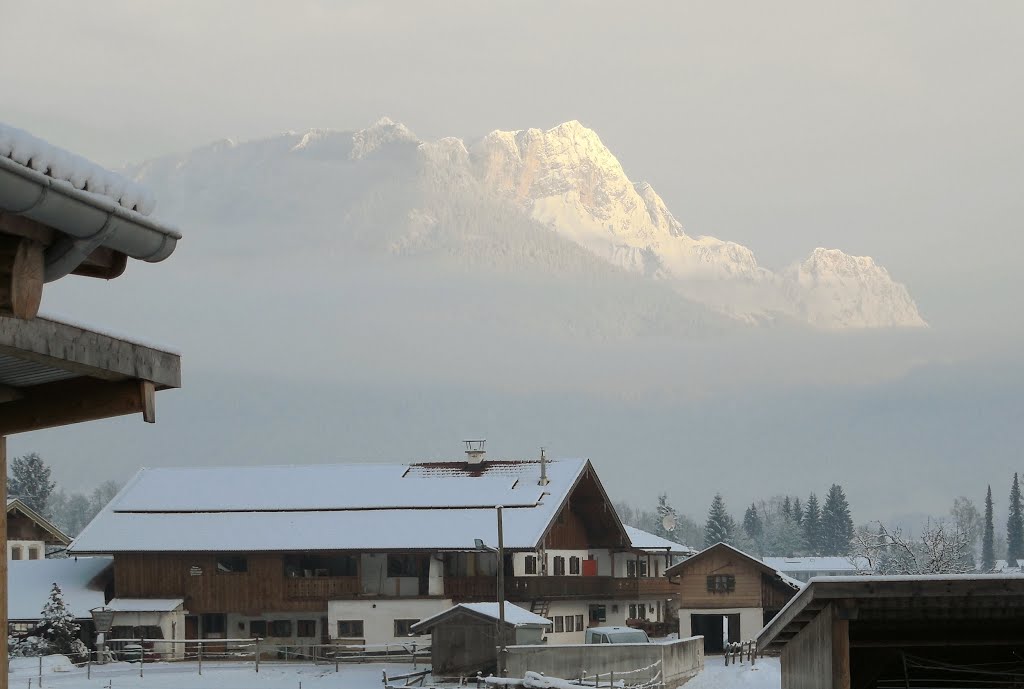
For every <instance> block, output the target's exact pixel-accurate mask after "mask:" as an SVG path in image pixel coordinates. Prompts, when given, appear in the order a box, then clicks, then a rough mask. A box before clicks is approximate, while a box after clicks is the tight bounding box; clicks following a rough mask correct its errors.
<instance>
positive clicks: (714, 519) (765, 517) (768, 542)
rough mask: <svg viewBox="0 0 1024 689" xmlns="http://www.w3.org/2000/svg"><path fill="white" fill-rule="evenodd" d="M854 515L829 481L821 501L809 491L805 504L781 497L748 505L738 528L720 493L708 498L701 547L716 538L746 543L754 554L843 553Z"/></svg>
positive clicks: (842, 494) (840, 491) (839, 488)
mask: <svg viewBox="0 0 1024 689" xmlns="http://www.w3.org/2000/svg"><path fill="white" fill-rule="evenodd" d="M853 535H854V527H853V516H852V515H851V513H850V503H849V501H848V500H847V499H846V493H845V492H843V488H842V486H840V485H839V484H838V483H833V484H832V487H831V488H829V490H828V493H827V494H826V496H825V504H824V505H821V504H820V503H819V501H818V496H817V495H815V494H814V493H811V494H810V495H809V496H808V497H807V502H806V503H805V504H802V503H801V502H800V498H799V497H797V498H791V497H790V496H788V495H787V496H785V497H784V498H782V500H781V501H778V500H776V501H775V502H774V503H773V502H771V501H770V502H762V503H761V507H760V508H759V507H758V505H757V503H752V504H751V505H750V507H748V508H747V510H746V512H745V513H744V515H743V523H742V526H741V527H740V526H738V525H737V524H736V521H735V520H734V519H733V518H732V516H731V515H730V514H729V511H728V509H727V508H726V506H725V499H724V498H723V497H722V495H721V494H720V493H718V494H716V495H715V497H714V499H712V501H711V507H710V509H709V510H708V517H707V521H706V522H705V523H704V546H705V547H707V546H710V545H714V544H715V543H718V542H723V543H729V544H730V545H735V546H737V547H742V546H746V548H747V549H749V550H752V551H753V552H755V553H757V554H768V553H779V554H782V555H800V554H802V555H847V554H849V553H850V545H851V542H852V541H853Z"/></svg>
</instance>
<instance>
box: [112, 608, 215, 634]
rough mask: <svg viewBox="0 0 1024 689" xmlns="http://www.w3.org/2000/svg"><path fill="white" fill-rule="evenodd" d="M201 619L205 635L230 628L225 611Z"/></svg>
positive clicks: (208, 614)
mask: <svg viewBox="0 0 1024 689" xmlns="http://www.w3.org/2000/svg"><path fill="white" fill-rule="evenodd" d="M201 620H202V623H203V635H210V634H223V633H224V631H225V630H226V629H227V628H228V616H227V615H225V614H224V613H219V612H212V613H206V614H204V615H203V616H202V618H201ZM115 638H116V637H115Z"/></svg>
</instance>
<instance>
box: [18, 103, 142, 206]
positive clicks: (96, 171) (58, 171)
mask: <svg viewBox="0 0 1024 689" xmlns="http://www.w3.org/2000/svg"><path fill="white" fill-rule="evenodd" d="M0 157H3V158H9V159H10V160H13V161H14V162H16V163H18V164H19V165H22V166H24V167H27V168H31V169H32V170H35V171H36V172H39V173H42V174H44V175H46V176H47V177H52V178H53V179H57V180H61V181H62V182H67V183H68V184H69V185H71V186H72V187H74V188H75V189H80V190H82V191H87V192H90V193H92V194H98V195H99V196H105V197H106V198H109V199H112V200H113V201H116V202H117V203H118V205H120V206H121V207H123V208H126V209H128V210H130V211H135V212H136V213H139V214H140V215H149V214H150V213H152V212H153V208H154V207H155V206H156V199H154V198H153V194H152V192H150V191H149V190H148V189H146V188H145V187H144V186H142V185H141V184H138V183H136V182H132V181H131V180H128V179H126V178H125V177H122V176H121V175H119V174H117V173H116V172H111V171H110V170H107V169H106V168H104V167H101V166H99V165H97V164H96V163H94V162H92V161H90V160H86V159H85V158H83V157H82V156H80V155H77V154H75V153H71V152H70V151H65V150H64V149H62V148H58V147H57V146H54V145H53V144H51V143H49V142H47V141H44V140H43V139H40V138H39V137H37V136H33V135H32V134H29V133H28V132H26V131H24V130H22V129H18V128H17V127H12V126H11V125H9V124H4V123H3V122H0Z"/></svg>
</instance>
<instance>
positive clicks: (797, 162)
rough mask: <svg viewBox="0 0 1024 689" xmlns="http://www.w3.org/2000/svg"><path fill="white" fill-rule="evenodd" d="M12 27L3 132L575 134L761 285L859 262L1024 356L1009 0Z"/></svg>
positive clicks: (212, 13)
mask: <svg viewBox="0 0 1024 689" xmlns="http://www.w3.org/2000/svg"><path fill="white" fill-rule="evenodd" d="M0 26H2V28H3V40H2V41H0V64H3V65H5V68H4V69H2V70H0V94H3V100H2V105H0V117H2V119H4V120H5V121H8V122H10V123H12V124H15V125H17V126H21V127H24V128H26V129H28V130H30V131H32V132H34V133H36V134H38V135H40V136H43V137H45V138H47V139H49V140H51V141H53V142H55V143H57V144H60V145H63V146H65V147H67V148H70V149H72V150H75V151H77V152H80V153H83V154H85V155H87V156H90V157H92V158H93V159H95V160H97V161H99V162H102V163H105V164H109V165H120V164H124V163H128V162H133V161H139V160H142V159H145V158H147V157H152V156H156V155H160V154H164V153H169V152H173V151H181V150H187V149H190V148H193V147H195V146H198V145H200V144H203V143H206V142H208V141H211V140H214V139H218V138H224V137H231V138H237V139H245V138H254V137H260V136H265V135H268V134H271V133H274V132H278V131H282V130H288V129H295V130H301V129H304V128H309V127H330V128H337V129H354V128H360V127H363V126H366V125H367V124H369V123H371V122H372V121H374V120H376V119H377V118H378V117H379V116H381V115H389V116H390V117H392V118H394V119H396V120H400V121H402V122H404V123H406V124H407V125H408V126H409V127H410V128H411V129H412V130H414V131H415V132H417V133H418V134H419V135H421V136H424V137H436V136H444V135H457V136H464V137H471V136H476V135H481V134H484V133H486V132H488V131H490V130H492V129H520V128H526V127H545V128H546V127H550V126H552V125H554V124H557V123H559V122H561V121H564V120H568V119H579V120H581V121H582V122H583V123H584V124H586V125H588V126H590V127H591V128H593V129H595V130H596V131H597V132H598V133H599V134H600V135H601V137H602V139H603V140H604V141H605V143H606V144H608V145H609V147H610V148H611V149H612V151H613V152H614V153H615V154H616V155H617V156H618V157H619V158H620V160H621V162H622V163H623V165H624V167H625V169H626V171H627V173H628V174H630V176H631V177H632V178H633V179H634V181H638V180H640V179H646V180H647V181H649V182H651V183H652V184H653V185H654V187H655V188H656V189H657V190H658V192H659V193H660V194H661V196H662V197H663V198H664V199H665V201H666V202H667V204H668V206H669V208H670V209H672V211H673V212H674V213H675V214H676V215H677V217H678V218H679V219H680V220H681V221H682V222H683V224H684V227H685V228H686V229H687V231H688V232H689V233H690V234H712V235H715V236H718V237H721V238H725V239H733V240H736V241H739V242H741V243H744V244H746V245H748V246H750V247H751V248H752V249H754V251H755V253H756V254H757V256H758V257H759V259H760V260H761V262H762V263H764V264H766V265H767V266H769V267H771V268H777V267H781V266H783V265H785V264H787V263H789V262H791V261H794V260H796V259H801V258H803V257H804V256H805V255H806V254H807V253H808V252H809V251H810V249H811V248H813V247H815V246H828V247H836V248H840V249H843V250H844V251H847V252H849V253H854V254H868V255H872V256H874V257H875V258H876V259H877V260H878V261H879V262H880V263H881V264H882V265H884V266H886V267H887V268H888V269H889V270H890V272H891V273H892V274H893V276H894V277H895V278H896V279H897V280H900V281H902V282H905V283H907V285H908V287H909V289H910V291H911V294H912V295H913V296H914V297H915V298H916V299H917V301H918V304H919V306H920V308H921V311H922V314H923V315H924V316H925V318H927V319H928V320H929V321H930V322H931V324H932V325H933V328H934V329H935V330H936V331H938V332H940V333H942V334H943V335H945V336H948V337H950V338H955V339H957V340H958V341H959V342H961V343H963V342H965V341H969V340H970V339H971V338H972V337H976V338H978V348H979V351H982V350H984V351H986V352H987V351H991V350H1000V351H1004V350H1009V351H1011V352H1012V351H1014V350H1015V347H1016V342H1017V340H1016V334H1017V333H1018V331H1019V329H1020V311H1019V300H1020V297H1019V295H1020V293H1021V290H1022V288H1024V278H1022V277H1021V271H1020V269H1019V264H1020V261H1021V249H1022V247H1024V242H1022V241H1021V239H1020V237H1019V231H1020V218H1021V217H1022V216H1024V213H1022V211H1024V194H1022V193H1021V192H1022V190H1024V127H1022V126H1021V123H1022V122H1024V91H1022V89H1021V84H1022V83H1024V41H1022V40H1021V36H1022V31H1024V3H1020V2H1017V1H1016V0H1010V1H1007V2H997V1H990V2H985V3H963V2H937V1H936V0H927V1H922V2H898V3H894V2H856V3H852V2H822V1H821V0H813V1H808V2H774V3H763V2H760V3H750V2H744V3H735V2H723V1H721V0H716V1H714V2H702V3H690V2H685V3H684V2H650V3H637V2H628V3H627V2H614V3H613V2H595V1H588V2H582V1H580V2H557V1H554V0H543V1H536V2H533V1H518V2H478V1H475V0H474V1H472V2H470V1H467V2H440V1H438V2H405V3H397V2H384V1H382V0H369V1H366V2H340V1H339V2H301V1H289V2H279V3H272V2H258V3H254V2H209V0H201V1H196V2H138V1H136V0H125V1H123V2H104V1H101V2H89V3H81V2H47V3H39V2H29V1H21V0H0ZM185 229H186V232H187V229H188V228H185ZM159 269H160V267H155V268H153V269H152V270H154V271H156V270H159ZM176 394H177V393H176ZM1003 394H1005V395H1007V396H1009V399H1011V400H1012V401H1013V403H1014V404H1016V403H1017V402H1018V401H1019V398H1018V397H1017V396H1015V395H1014V394H1013V388H1011V390H1010V391H1002V392H1000V393H999V395H994V396H995V397H998V402H999V403H1000V404H1001V403H1002V402H1003V401H1004V398H1003V397H1002V395H1003ZM914 403H916V401H914ZM992 403H993V404H996V402H992ZM812 406H813V405H812ZM912 406H913V404H912ZM1014 408H1016V407H1014ZM665 423H670V422H668V421H666V422H665ZM100 428H103V426H102V425H101V426H100ZM71 430H73V429H69V430H68V431H62V432H61V433H65V434H66V433H68V432H70V431H71ZM993 432H994V433H997V432H999V431H998V429H996V430H993ZM581 436H582V434H581ZM61 437H65V436H61ZM85 437H90V436H85ZM932 440H934V438H933V439H932ZM1004 440H1005V439H1004ZM43 442H44V443H45V442H46V441H45V440H44V441H43ZM18 443H19V444H18V446H17V447H16V448H15V449H16V450H19V449H27V448H28V447H29V446H31V443H29V442H28V441H25V442H24V443H22V441H20V440H19V441H18ZM409 451H410V452H411V451H412V450H411V448H410V449H409ZM569 453H570V454H573V452H571V451H570V452H569ZM1022 468H1024V467H1022ZM950 488H951V489H955V486H950ZM801 492H803V491H801ZM939 492H942V493H943V494H945V493H946V491H945V490H943V491H939ZM942 499H945V498H944V497H943V498H942ZM935 500H936V501H938V500H939V498H938V497H936V498H935Z"/></svg>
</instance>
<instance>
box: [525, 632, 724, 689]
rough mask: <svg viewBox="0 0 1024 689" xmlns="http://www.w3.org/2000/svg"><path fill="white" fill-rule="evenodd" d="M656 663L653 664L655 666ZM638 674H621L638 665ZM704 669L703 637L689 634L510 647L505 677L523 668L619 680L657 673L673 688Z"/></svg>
mask: <svg viewBox="0 0 1024 689" xmlns="http://www.w3.org/2000/svg"><path fill="white" fill-rule="evenodd" d="M656 663H658V664H657V665H655V664H656ZM648 666H655V667H653V668H650V669H647V670H644V671H643V672H640V673H633V674H628V675H627V674H624V673H628V672H630V671H631V670H638V669H640V668H648ZM703 668H704V639H703V637H699V636H698V637H692V638H689V639H679V640H678V641H671V642H667V643H654V644H574V645H562V646H555V645H550V646H548V645H542V646H511V647H509V649H508V676H509V677H522V676H523V675H524V673H526V671H527V670H531V671H533V672H543V673H544V674H545V675H548V676H549V677H561V678H563V679H575V678H579V677H581V676H582V675H583V673H584V672H586V674H587V676H591V677H592V676H593V675H594V674H602V675H604V677H602V681H605V680H608V679H610V677H609V676H608V675H607V674H605V673H609V672H615V673H616V674H617V675H618V676H619V677H622V678H623V679H625V678H629V679H630V680H649V679H653V678H654V676H655V674H657V673H659V672H660V673H661V677H662V679H663V681H664V682H665V689H674V687H678V686H680V685H681V684H683V683H684V682H686V681H687V680H689V679H690V678H692V677H694V676H695V675H697V674H698V673H699V672H700V671H701V670H702V669H703Z"/></svg>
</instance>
